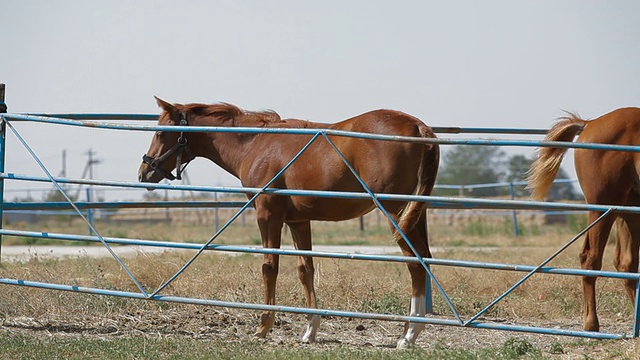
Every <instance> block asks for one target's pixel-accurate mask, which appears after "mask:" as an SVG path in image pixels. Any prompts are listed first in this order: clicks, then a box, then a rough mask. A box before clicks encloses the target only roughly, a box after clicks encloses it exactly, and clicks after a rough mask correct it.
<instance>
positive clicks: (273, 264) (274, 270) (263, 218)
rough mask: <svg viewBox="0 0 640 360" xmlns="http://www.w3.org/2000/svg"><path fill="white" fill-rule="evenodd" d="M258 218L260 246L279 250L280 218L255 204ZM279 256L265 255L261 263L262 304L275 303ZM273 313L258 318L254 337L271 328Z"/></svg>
mask: <svg viewBox="0 0 640 360" xmlns="http://www.w3.org/2000/svg"><path fill="white" fill-rule="evenodd" d="M256 212H257V217H258V227H259V228H260V235H261V236H262V246H263V247H264V248H272V249H279V248H280V242H281V235H282V224H283V223H284V221H283V217H282V216H275V214H273V213H272V212H271V211H264V210H260V207H259V206H258V205H257V204H256ZM279 260H280V258H279V256H278V255H277V254H265V255H264V260H263V263H262V279H263V282H264V289H263V291H264V303H265V304H266V305H275V303H276V279H277V278H278V266H279ZM275 318H276V316H275V312H274V311H269V310H265V311H264V312H263V313H262V316H261V318H260V327H259V328H258V330H257V331H256V333H255V335H256V336H258V337H261V338H264V337H266V336H267V333H268V332H269V330H271V328H272V327H273V324H274V322H275Z"/></svg>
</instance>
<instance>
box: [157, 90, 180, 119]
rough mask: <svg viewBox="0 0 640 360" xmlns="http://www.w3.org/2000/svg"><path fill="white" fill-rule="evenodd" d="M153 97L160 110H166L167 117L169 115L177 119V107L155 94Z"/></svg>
mask: <svg viewBox="0 0 640 360" xmlns="http://www.w3.org/2000/svg"><path fill="white" fill-rule="evenodd" d="M153 97H154V98H155V99H156V103H157V104H158V106H159V107H160V108H161V109H162V110H164V111H166V112H167V113H168V114H169V117H170V118H171V119H172V120H174V119H177V118H178V115H179V112H180V111H179V110H178V108H177V107H176V106H175V105H173V104H170V103H168V102H166V101H164V100H162V99H160V98H159V97H157V96H155V95H154V96H153Z"/></svg>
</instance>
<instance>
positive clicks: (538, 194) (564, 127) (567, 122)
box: [527, 113, 589, 200]
mask: <svg viewBox="0 0 640 360" xmlns="http://www.w3.org/2000/svg"><path fill="white" fill-rule="evenodd" d="M588 122H589V121H588V120H583V119H581V118H580V117H578V116H577V115H575V114H571V113H569V114H568V116H565V117H561V118H560V119H559V121H558V122H557V123H555V124H554V125H553V126H552V127H551V129H549V132H547V136H546V137H545V138H544V140H545V141H566V142H570V141H573V139H574V138H575V136H576V135H577V134H578V133H579V132H580V131H582V129H584V128H585V126H587V123H588ZM566 152H567V148H551V147H541V148H539V149H538V156H537V157H536V159H535V161H534V162H533V164H531V168H530V169H529V171H528V172H527V182H528V185H527V188H528V189H529V190H531V196H532V197H533V198H534V199H536V200H544V199H545V198H546V196H547V193H548V192H549V189H551V185H552V184H553V180H554V179H555V177H556V175H557V174H558V170H559V169H560V164H561V163H562V158H563V157H564V155H565V154H566Z"/></svg>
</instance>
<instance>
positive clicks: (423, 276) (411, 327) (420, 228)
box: [397, 212, 431, 348]
mask: <svg viewBox="0 0 640 360" xmlns="http://www.w3.org/2000/svg"><path fill="white" fill-rule="evenodd" d="M426 224H427V217H426V212H425V213H424V214H423V215H422V216H421V217H420V220H419V221H418V223H417V224H416V226H415V227H414V228H413V230H412V231H410V232H409V233H408V234H406V235H407V238H408V239H409V241H411V244H412V245H413V247H414V248H415V249H416V251H417V252H418V254H419V255H420V256H421V257H431V252H430V251H429V243H428V238H427V227H426ZM398 245H400V248H401V249H402V253H403V254H404V255H405V256H411V257H414V256H415V254H414V253H413V251H412V250H411V248H410V247H409V245H407V243H406V242H405V241H404V240H401V241H400V243H399V244H398ZM407 267H408V269H409V274H410V275H411V309H410V310H409V316H415V317H421V316H425V315H426V313H427V302H426V301H427V299H426V294H425V292H426V284H427V271H426V270H425V269H424V267H423V266H422V264H420V263H408V264H407ZM424 328H425V324H424V323H407V324H405V327H404V332H403V334H402V336H401V337H400V339H398V344H397V346H398V348H407V347H409V346H412V345H413V344H415V342H416V339H417V338H418V335H420V333H421V332H422V330H424Z"/></svg>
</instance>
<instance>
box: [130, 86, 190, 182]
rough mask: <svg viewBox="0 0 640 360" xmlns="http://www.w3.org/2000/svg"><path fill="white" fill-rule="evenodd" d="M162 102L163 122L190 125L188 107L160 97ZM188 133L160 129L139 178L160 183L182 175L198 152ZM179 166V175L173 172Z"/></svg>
mask: <svg viewBox="0 0 640 360" xmlns="http://www.w3.org/2000/svg"><path fill="white" fill-rule="evenodd" d="M156 101H157V103H158V106H160V107H161V108H162V110H163V112H162V114H160V118H159V120H158V125H159V126H171V125H179V126H187V125H189V122H188V114H187V111H186V109H185V108H184V107H183V106H181V105H178V104H169V103H168V102H166V101H164V100H162V99H159V98H158V97H156ZM187 134H188V133H185V132H176V131H156V132H155V134H154V135H153V139H152V140H151V145H150V146H149V150H148V151H147V153H146V154H145V155H144V156H142V164H141V165H140V169H139V170H138V181H140V182H154V183H157V182H159V181H160V180H162V179H169V180H174V179H178V180H179V179H181V174H182V171H183V170H184V168H185V166H186V165H187V164H188V163H189V161H191V160H193V158H194V156H193V154H192V153H191V150H190V148H189V144H188V141H187V138H188V135H187ZM173 169H176V175H175V176H174V175H173V174H172V171H173Z"/></svg>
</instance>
